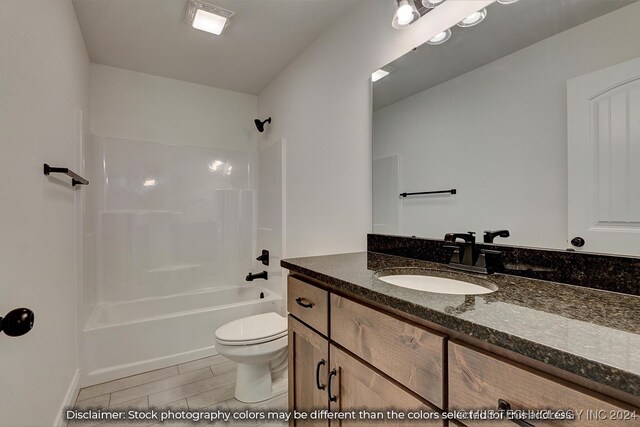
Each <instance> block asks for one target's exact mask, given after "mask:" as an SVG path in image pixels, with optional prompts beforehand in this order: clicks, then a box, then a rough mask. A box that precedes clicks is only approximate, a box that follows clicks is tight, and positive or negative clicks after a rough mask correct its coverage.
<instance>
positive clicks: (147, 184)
mask: <svg viewBox="0 0 640 427" xmlns="http://www.w3.org/2000/svg"><path fill="white" fill-rule="evenodd" d="M142 185H143V186H145V187H153V186H154V185H156V180H155V179H146V180H145V181H144V182H143V183H142Z"/></svg>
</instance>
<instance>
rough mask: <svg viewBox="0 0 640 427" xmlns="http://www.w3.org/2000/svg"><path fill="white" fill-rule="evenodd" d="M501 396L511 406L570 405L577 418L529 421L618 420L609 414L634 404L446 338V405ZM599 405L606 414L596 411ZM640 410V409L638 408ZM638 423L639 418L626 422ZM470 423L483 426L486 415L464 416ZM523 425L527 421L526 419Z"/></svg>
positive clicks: (469, 405)
mask: <svg viewBox="0 0 640 427" xmlns="http://www.w3.org/2000/svg"><path fill="white" fill-rule="evenodd" d="M499 402H502V403H503V405H504V404H508V405H509V407H510V408H511V409H512V410H515V411H528V410H540V409H552V410H558V409H562V410H573V411H575V413H576V414H578V416H579V419H578V420H531V421H530V422H529V425H534V426H536V427H538V426H540V427H542V426H557V427H562V426H576V425H579V426H580V427H599V426H603V425H611V424H614V425H616V423H615V422H614V421H612V420H611V419H610V418H611V414H618V413H619V414H623V413H624V412H625V410H631V411H633V409H631V408H628V407H626V406H625V405H622V404H621V403H620V404H615V403H614V402H613V401H608V399H606V398H605V397H603V396H597V395H595V394H594V393H592V392H590V391H588V390H585V389H582V388H581V387H578V386H576V385H575V384H570V383H567V382H565V381H562V380H560V379H558V378H554V377H551V376H550V375H547V374H545V373H543V372H539V371H535V370H533V369H530V368H528V367H525V366H522V365H520V364H518V363H516V362H513V361H510V360H506V359H504V358H501V357H498V356H496V355H493V354H491V353H488V352H485V351H482V350H479V349H476V348H473V347H471V346H467V345H465V344H461V343H456V342H452V341H450V342H449V408H450V409H452V410H456V409H460V410H474V409H494V410H498V409H499V407H498V405H499ZM598 411H603V413H604V414H606V416H607V419H604V418H602V417H599V418H598V417H594V416H593V414H596V413H598ZM639 415H640V414H639ZM619 423H620V425H622V426H624V425H628V426H632V425H636V426H637V425H640V420H630V421H629V422H628V424H625V421H620V422H619ZM465 424H466V425H467V426H469V427H473V426H484V425H486V424H487V422H486V421H465ZM491 425H496V426H505V427H511V426H514V425H515V424H514V422H513V421H507V420H505V421H502V422H493V423H492V424H491ZM524 425H526V424H524Z"/></svg>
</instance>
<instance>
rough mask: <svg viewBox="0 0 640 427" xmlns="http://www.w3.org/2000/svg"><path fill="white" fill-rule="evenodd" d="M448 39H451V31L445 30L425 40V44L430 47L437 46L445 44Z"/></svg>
mask: <svg viewBox="0 0 640 427" xmlns="http://www.w3.org/2000/svg"><path fill="white" fill-rule="evenodd" d="M450 38H451V30H450V29H446V30H444V31H443V32H441V33H438V34H436V35H435V36H433V37H431V38H430V39H429V40H427V44H430V45H431V46H437V45H439V44H442V43H444V42H446V41H447V40H449V39H450Z"/></svg>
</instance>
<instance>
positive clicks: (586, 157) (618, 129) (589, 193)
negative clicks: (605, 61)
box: [567, 58, 640, 255]
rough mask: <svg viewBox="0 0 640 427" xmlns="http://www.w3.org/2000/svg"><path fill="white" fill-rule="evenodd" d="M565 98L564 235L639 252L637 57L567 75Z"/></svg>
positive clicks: (603, 248)
mask: <svg viewBox="0 0 640 427" xmlns="http://www.w3.org/2000/svg"><path fill="white" fill-rule="evenodd" d="M567 102H568V150H569V151H568V159H569V165H568V171H569V176H568V179H569V194H568V196H569V224H568V225H569V236H568V240H569V242H570V244H572V245H573V246H572V247H573V248H574V249H576V250H583V251H588V252H606V253H616V254H628V255H640V58H638V59H634V60H632V61H628V62H624V63H622V64H618V65H614V66H612V67H609V68H605V69H603V70H599V71H595V72H592V73H589V74H585V75H583V76H579V77H576V78H573V79H571V80H569V81H568V84H567ZM577 238H581V239H583V240H584V245H583V246H581V247H580V246H577V245H579V244H580V243H581V242H580V241H579V240H577ZM576 244H577V245H576Z"/></svg>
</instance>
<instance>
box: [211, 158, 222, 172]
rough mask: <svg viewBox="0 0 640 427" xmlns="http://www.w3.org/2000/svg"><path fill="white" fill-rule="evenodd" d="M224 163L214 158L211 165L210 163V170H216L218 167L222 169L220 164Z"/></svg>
mask: <svg viewBox="0 0 640 427" xmlns="http://www.w3.org/2000/svg"><path fill="white" fill-rule="evenodd" d="M223 164H224V163H223V162H221V161H220V160H214V161H213V162H212V163H211V164H210V165H209V170H210V171H211V172H215V171H217V170H218V169H220V166H222V165H223Z"/></svg>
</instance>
